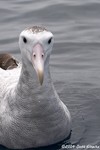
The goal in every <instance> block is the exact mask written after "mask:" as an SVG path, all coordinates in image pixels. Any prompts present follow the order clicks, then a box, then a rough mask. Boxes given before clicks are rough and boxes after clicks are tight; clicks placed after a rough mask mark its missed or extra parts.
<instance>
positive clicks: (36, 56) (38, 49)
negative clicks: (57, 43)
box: [32, 43, 44, 85]
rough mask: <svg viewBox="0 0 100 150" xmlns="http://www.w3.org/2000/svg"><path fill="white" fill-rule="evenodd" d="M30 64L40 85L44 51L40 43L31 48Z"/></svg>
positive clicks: (42, 75) (41, 82)
mask: <svg viewBox="0 0 100 150" xmlns="http://www.w3.org/2000/svg"><path fill="white" fill-rule="evenodd" d="M32 64H33V67H34V69H35V71H36V73H37V76H38V79H39V82H40V84H41V85H42V84H43V78H44V50H43V47H42V45H41V44H40V43H37V44H36V45H35V46H34V47H33V55H32Z"/></svg>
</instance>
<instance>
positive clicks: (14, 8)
mask: <svg viewBox="0 0 100 150" xmlns="http://www.w3.org/2000/svg"><path fill="white" fill-rule="evenodd" d="M31 25H42V26H45V27H47V28H48V29H49V30H50V31H52V32H53V33H54V36H55V44H54V48H53V53H52V56H51V72H52V78H53V81H54V84H55V87H56V89H57V91H58V93H59V95H60V97H61V100H62V101H63V102H64V103H65V104H66V105H67V106H68V108H69V110H70V112H71V115H72V123H73V124H72V136H71V143H72V144H75V143H76V145H77V144H79V145H80V146H82V145H85V146H86V145H88V144H90V145H94V146H95V145H97V146H100V0H62V1H61V0H16V1H14V0H0V52H10V53H12V54H13V55H14V56H15V57H16V58H17V59H19V60H20V51H19V47H18V36H19V33H20V32H21V31H22V30H23V29H24V28H26V27H27V26H31ZM65 144H67V143H66V142H65ZM44 149H45V148H44ZM56 149H58V150H64V148H61V147H59V148H56V147H52V148H50V147H49V148H46V150H56ZM69 149H70V150H76V149H78V148H77V147H75V148H72V149H71V148H69ZM80 149H81V150H82V149H86V148H80ZM0 150H3V147H0ZM89 150H92V148H90V149H89ZM94 150H100V147H99V148H98V149H97V148H94Z"/></svg>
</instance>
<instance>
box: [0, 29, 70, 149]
mask: <svg viewBox="0 0 100 150" xmlns="http://www.w3.org/2000/svg"><path fill="white" fill-rule="evenodd" d="M19 46H20V50H21V56H22V65H20V66H19V67H17V68H14V69H12V70H3V69H0V144H2V145H4V146H6V147H8V148H14V149H21V148H31V147H40V146H47V145H51V144H54V143H57V142H59V141H61V140H63V139H65V138H66V137H67V136H68V135H69V134H70V130H71V117H70V113H69V111H68V109H67V107H66V106H65V104H64V103H63V102H62V101H61V100H60V98H59V96H58V94H57V93H56V90H55V88H54V86H53V83H52V79H51V75H50V70H49V59H50V54H51V51H52V47H53V34H52V33H51V32H49V31H47V30H46V29H44V28H41V27H36V26H34V27H31V28H27V29H25V30H24V31H22V32H21V34H20V37H19Z"/></svg>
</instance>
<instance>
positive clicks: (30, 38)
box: [19, 26, 53, 85]
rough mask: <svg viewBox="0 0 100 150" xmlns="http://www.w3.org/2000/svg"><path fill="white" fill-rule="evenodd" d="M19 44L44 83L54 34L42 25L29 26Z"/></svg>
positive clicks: (21, 35) (24, 55) (23, 54)
mask: <svg viewBox="0 0 100 150" xmlns="http://www.w3.org/2000/svg"><path fill="white" fill-rule="evenodd" d="M19 46H20V50H21V53H22V56H23V57H25V58H26V59H28V61H29V62H30V63H31V64H32V66H33V68H34V69H35V71H36V73H37V76H38V78H39V82H40V84H41V85H42V83H43V77H44V65H45V63H46V59H47V57H48V56H50V54H51V51H52V47H53V34H52V33H51V32H49V31H47V30H46V29H45V28H42V27H37V26H33V27H31V28H27V29H25V30H24V31H22V32H21V34H20V37H19Z"/></svg>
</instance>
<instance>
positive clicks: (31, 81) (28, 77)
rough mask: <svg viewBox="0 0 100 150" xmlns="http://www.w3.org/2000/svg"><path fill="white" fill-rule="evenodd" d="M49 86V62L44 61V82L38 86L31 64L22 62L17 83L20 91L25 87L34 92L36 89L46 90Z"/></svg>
mask: <svg viewBox="0 0 100 150" xmlns="http://www.w3.org/2000/svg"><path fill="white" fill-rule="evenodd" d="M51 84H52V82H51V75H50V69H49V61H46V62H45V64H44V81H43V84H42V85H40V82H39V79H38V76H37V74H36V71H35V69H34V67H33V66H32V64H31V63H30V62H26V61H22V70H21V75H20V79H19V83H18V85H20V87H21V91H22V89H23V87H25V86H26V87H27V88H29V89H34V91H35V90H36V89H42V88H43V89H44V88H47V86H48V87H49V86H51ZM24 85H25V86H24ZM23 90H24V89H23Z"/></svg>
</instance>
